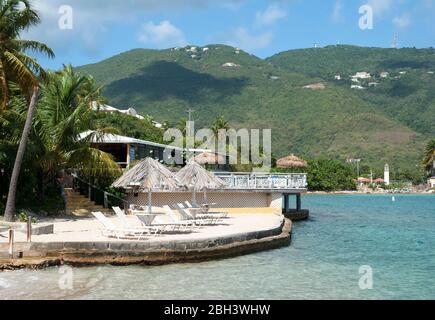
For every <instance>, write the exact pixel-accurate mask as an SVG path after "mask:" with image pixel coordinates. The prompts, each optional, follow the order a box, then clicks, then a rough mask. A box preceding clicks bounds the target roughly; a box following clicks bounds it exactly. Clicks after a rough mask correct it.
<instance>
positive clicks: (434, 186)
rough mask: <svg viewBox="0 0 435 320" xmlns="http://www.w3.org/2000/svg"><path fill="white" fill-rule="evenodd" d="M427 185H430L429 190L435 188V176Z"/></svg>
mask: <svg viewBox="0 0 435 320" xmlns="http://www.w3.org/2000/svg"><path fill="white" fill-rule="evenodd" d="M427 184H428V185H429V188H435V176H433V177H431V178H429V179H428V180H427Z"/></svg>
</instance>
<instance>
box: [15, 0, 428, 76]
mask: <svg viewBox="0 0 435 320" xmlns="http://www.w3.org/2000/svg"><path fill="white" fill-rule="evenodd" d="M63 5H67V6H70V8H71V9H72V15H65V13H69V11H68V10H69V8H65V7H62V6H63ZM363 5H369V6H370V7H369V8H371V10H372V11H373V28H372V29H365V30H363V29H361V28H360V26H359V21H360V18H361V17H362V16H363V14H360V13H359V9H360V7H361V6H363ZM34 6H35V8H36V9H37V10H38V11H39V12H40V14H41V17H42V23H41V25H40V26H38V27H37V28H33V29H31V30H30V31H28V32H27V34H23V38H30V39H35V40H40V41H44V42H46V43H47V44H48V45H49V46H51V47H52V48H53V49H54V50H55V53H56V58H55V59H54V60H50V61H49V60H46V59H44V58H43V57H40V62H41V63H42V64H43V65H44V66H45V67H49V68H59V67H60V66H61V65H62V64H64V63H71V64H73V65H83V64H87V63H94V62H98V61H100V60H102V59H105V58H108V57H111V56H113V55H115V54H118V53H121V52H123V51H127V50H129V49H133V48H168V47H175V46H184V45H187V44H194V45H200V46H202V45H206V44H211V43H224V44H229V45H233V46H235V47H240V48H241V49H243V50H245V51H248V52H250V53H253V54H255V55H257V56H259V57H262V58H265V57H268V56H271V55H273V54H275V53H278V52H280V51H284V50H288V49H295V48H307V47H312V46H314V45H315V44H317V45H319V46H324V45H329V44H337V43H340V44H354V45H362V46H376V47H390V46H391V43H392V40H393V37H394V34H396V33H397V34H398V40H399V42H398V43H399V46H400V47H418V48H421V47H431V46H434V47H435V23H434V21H435V0H275V1H265V0H220V1H214V0H38V1H34ZM65 10H66V11H65ZM365 12H367V11H365ZM70 17H72V19H69V18H70ZM63 18H66V19H63ZM60 19H61V21H63V22H65V21H66V24H64V25H66V26H67V27H68V28H67V29H61V28H59V20H60ZM69 22H72V29H69V27H71V25H68V23H69Z"/></svg>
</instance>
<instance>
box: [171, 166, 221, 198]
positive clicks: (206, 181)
mask: <svg viewBox="0 0 435 320" xmlns="http://www.w3.org/2000/svg"><path fill="white" fill-rule="evenodd" d="M175 177H176V178H177V180H178V181H180V182H181V183H182V184H184V185H186V186H187V187H189V188H190V189H194V190H197V191H201V190H207V189H219V188H223V187H225V185H226V184H225V182H224V181H223V180H222V179H220V178H219V177H217V176H215V175H214V174H213V173H211V172H210V171H207V170H206V169H204V168H203V167H201V166H200V165H199V164H198V163H196V162H195V161H190V162H189V163H188V164H187V165H186V166H185V167H184V168H182V169H181V170H180V171H179V172H178V173H177V174H176V175H175Z"/></svg>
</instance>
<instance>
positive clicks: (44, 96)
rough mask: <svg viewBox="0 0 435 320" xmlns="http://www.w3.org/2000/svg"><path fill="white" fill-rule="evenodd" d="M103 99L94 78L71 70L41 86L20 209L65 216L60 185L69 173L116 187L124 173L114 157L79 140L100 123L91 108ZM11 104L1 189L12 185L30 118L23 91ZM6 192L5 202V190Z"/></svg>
mask: <svg viewBox="0 0 435 320" xmlns="http://www.w3.org/2000/svg"><path fill="white" fill-rule="evenodd" d="M99 95H100V88H98V87H96V86H95V81H94V79H93V78H92V77H89V76H83V75H80V74H78V73H76V72H75V71H73V69H72V68H71V67H69V66H68V67H65V69H64V70H62V71H60V72H57V73H50V74H48V76H47V82H46V83H43V84H42V85H41V98H40V99H39V102H38V107H37V108H36V112H35V115H34V121H33V125H32V130H31V134H30V137H29V144H28V148H27V152H26V154H25V157H24V162H23V170H22V174H21V175H20V177H19V179H20V180H19V185H20V188H19V189H18V198H17V199H18V204H19V206H21V207H25V208H34V207H35V206H38V209H39V210H40V209H41V208H46V209H47V210H49V212H50V213H57V212H58V211H61V210H63V206H62V203H63V201H62V199H61V197H60V183H59V179H60V178H61V176H62V173H63V172H64V171H65V170H70V169H73V170H77V171H78V172H80V173H81V174H82V175H83V176H85V177H86V178H87V179H89V180H91V181H92V182H93V183H94V184H99V183H100V182H101V183H105V182H106V181H107V180H109V181H113V179H115V178H116V177H117V176H119V175H120V173H121V170H120V169H119V167H118V165H117V164H116V163H115V162H114V160H113V159H112V156H111V155H109V154H107V153H104V152H102V151H100V150H98V149H96V148H93V147H91V145H90V143H89V141H90V138H91V136H89V137H87V138H85V139H82V138H81V137H80V134H81V133H82V132H84V131H87V130H89V128H92V126H93V125H94V124H95V123H98V122H96V121H95V120H96V119H97V117H96V116H97V114H96V113H95V112H94V111H92V108H91V107H90V106H91V105H92V101H95V100H98V99H99ZM10 101H11V103H10V105H11V108H10V109H9V110H6V111H3V112H2V113H1V114H0V141H2V143H0V159H1V160H3V161H2V162H0V167H1V168H2V169H3V171H4V172H5V174H4V175H2V177H1V179H2V183H1V185H3V184H5V185H7V183H8V180H9V179H10V172H11V171H12V168H11V166H12V165H13V163H12V161H11V160H10V159H13V154H14V153H15V152H16V146H17V142H18V141H19V138H20V135H21V132H22V128H23V125H24V122H25V119H26V117H27V109H26V100H25V99H24V98H23V97H22V95H21V94H20V92H19V91H16V92H15V94H14V95H13V96H12V97H11V100H10ZM98 119H99V120H101V119H102V118H98ZM108 132H109V133H111V132H115V130H114V129H113V128H102V127H101V128H99V129H97V128H96V131H95V133H94V134H93V135H97V136H98V135H99V134H101V133H108ZM6 141H8V143H6ZM1 191H2V193H1V194H0V195H1V198H2V199H3V197H4V192H5V191H6V190H4V189H2V190H1ZM35 204H38V205H35Z"/></svg>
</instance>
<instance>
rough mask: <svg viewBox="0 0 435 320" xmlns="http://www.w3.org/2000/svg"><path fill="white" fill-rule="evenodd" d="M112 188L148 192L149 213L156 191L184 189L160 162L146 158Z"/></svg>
mask: <svg viewBox="0 0 435 320" xmlns="http://www.w3.org/2000/svg"><path fill="white" fill-rule="evenodd" d="M112 187H115V188H123V189H129V188H134V189H135V190H138V191H142V192H144V191H146V192H148V212H149V213H151V207H152V204H151V200H152V199H151V198H152V195H151V194H152V192H153V191H155V190H175V189H179V188H182V187H184V185H183V184H182V183H180V182H179V180H178V179H177V178H176V177H175V176H174V174H173V173H172V172H171V171H169V170H168V169H167V168H166V167H165V166H163V165H162V164H161V163H160V162H158V161H156V160H154V159H152V158H146V159H145V160H143V161H142V162H140V163H139V164H137V165H136V166H134V167H133V168H132V169H130V170H128V171H127V172H126V173H124V174H123V175H122V177H120V178H119V179H118V180H116V181H115V182H114V183H113V184H112Z"/></svg>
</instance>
